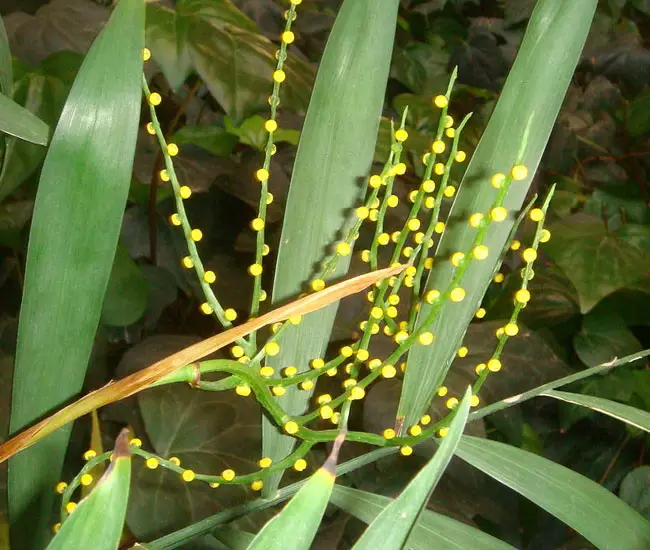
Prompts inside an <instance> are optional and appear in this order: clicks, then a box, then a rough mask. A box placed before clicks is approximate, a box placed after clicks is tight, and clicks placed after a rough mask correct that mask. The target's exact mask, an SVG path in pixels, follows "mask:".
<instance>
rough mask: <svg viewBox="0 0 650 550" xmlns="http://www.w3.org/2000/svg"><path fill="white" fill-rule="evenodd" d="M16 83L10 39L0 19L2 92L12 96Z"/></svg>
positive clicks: (0, 86)
mask: <svg viewBox="0 0 650 550" xmlns="http://www.w3.org/2000/svg"><path fill="white" fill-rule="evenodd" d="M13 83H14V75H13V64H12V61H11V50H10V49H9V37H8V36H7V29H6V28H5V24H4V22H3V21H2V18H1V17H0V92H2V93H3V94H5V95H11V87H12V86H13Z"/></svg>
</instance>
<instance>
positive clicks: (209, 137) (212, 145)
mask: <svg viewBox="0 0 650 550" xmlns="http://www.w3.org/2000/svg"><path fill="white" fill-rule="evenodd" d="M171 141H172V142H173V143H176V144H177V145H184V144H190V145H196V146H198V147H201V149H205V150H206V151H208V152H210V153H212V154H213V155H217V156H223V157H225V156H228V155H229V154H230V153H232V149H233V147H234V146H235V145H237V138H236V137H235V136H233V135H232V134H231V133H229V132H228V131H227V130H225V129H223V128H219V127H218V126H198V125H191V124H188V125H187V126H183V127H182V128H181V129H180V130H178V131H177V132H176V133H175V134H174V136H173V137H172V139H171Z"/></svg>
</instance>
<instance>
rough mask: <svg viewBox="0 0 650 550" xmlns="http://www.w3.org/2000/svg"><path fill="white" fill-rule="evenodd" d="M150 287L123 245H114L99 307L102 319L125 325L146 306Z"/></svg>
mask: <svg viewBox="0 0 650 550" xmlns="http://www.w3.org/2000/svg"><path fill="white" fill-rule="evenodd" d="M148 292H149V289H148V287H147V280H146V279H145V278H144V276H143V274H142V270H141V269H140V267H139V266H138V264H136V263H135V262H134V261H133V260H132V259H131V256H129V251H128V250H127V249H126V248H124V247H123V246H119V245H118V247H117V250H116V251H115V259H114V260H113V268H112V269H111V276H110V278H109V280H108V286H107V287H106V294H105V296H104V305H103V307H102V316H101V320H102V323H104V324H105V325H110V326H114V327H126V326H128V325H131V324H133V323H135V322H136V321H137V320H138V319H140V317H142V314H143V313H144V312H145V310H146V309H147V298H148Z"/></svg>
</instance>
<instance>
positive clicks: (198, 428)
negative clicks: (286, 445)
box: [118, 335, 261, 540]
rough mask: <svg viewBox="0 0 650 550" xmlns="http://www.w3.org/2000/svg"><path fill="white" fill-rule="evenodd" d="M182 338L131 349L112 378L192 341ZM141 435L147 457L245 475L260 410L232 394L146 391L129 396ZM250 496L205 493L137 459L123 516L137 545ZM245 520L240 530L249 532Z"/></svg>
mask: <svg viewBox="0 0 650 550" xmlns="http://www.w3.org/2000/svg"><path fill="white" fill-rule="evenodd" d="M195 341H197V339H194V338H191V337H185V336H173V335H156V336H153V337H151V338H148V339H146V340H144V341H143V342H141V343H140V344H137V345H136V346H134V347H132V348H131V349H130V350H129V351H128V352H127V353H126V354H125V355H124V357H123V358H122V361H121V362H120V365H119V367H118V375H119V376H124V375H126V374H130V373H132V372H135V371H137V370H139V369H141V368H143V367H145V366H148V365H150V364H151V363H153V362H155V361H156V360H158V359H162V358H163V357H166V356H167V355H169V354H170V353H173V352H174V351H177V350H179V349H182V348H183V347H185V346H187V345H189V344H192V343H194V342H195ZM137 402H138V408H139V411H140V415H141V418H142V421H143V425H144V429H145V430H146V434H137V435H138V436H139V437H141V438H142V439H143V441H147V440H148V442H149V443H150V445H151V447H152V448H153V450H154V452H156V453H157V454H159V455H161V456H163V457H166V458H169V457H171V456H176V457H178V458H179V459H180V460H181V464H182V465H183V466H184V467H185V468H190V469H192V470H194V471H195V472H197V473H216V474H218V473H220V472H221V471H223V470H225V469H226V468H232V469H233V470H235V472H237V473H238V474H239V473H248V472H252V471H255V470H257V469H259V467H258V466H257V464H256V462H257V460H259V459H260V458H261V457H260V450H259V449H260V445H261V441H260V410H259V406H258V405H257V404H256V403H255V402H254V401H253V400H252V399H246V398H243V397H240V396H237V395H236V394H235V393H234V392H207V391H196V390H194V389H192V388H189V387H187V386H186V385H183V384H170V385H168V386H161V387H159V388H152V389H150V390H147V391H146V392H142V393H141V394H139V395H138V397H137ZM251 496H252V491H250V490H249V489H248V488H247V487H246V486H241V485H232V486H226V485H224V486H221V487H219V488H217V489H212V488H210V487H209V486H208V485H206V484H204V483H201V482H197V481H194V482H192V483H189V484H188V483H185V482H183V481H182V480H181V478H180V476H179V475H178V474H175V473H170V472H169V471H168V470H165V469H163V468H158V469H156V470H149V469H148V468H146V467H145V465H144V464H143V462H142V461H140V460H135V461H134V463H133V488H132V492H131V502H130V503H129V510H128V514H127V524H128V526H129V529H131V531H132V532H133V533H134V534H135V535H136V537H137V538H138V539H142V540H151V539H153V538H156V537H158V536H161V535H164V534H166V533H168V532H170V531H173V530H176V529H180V528H182V527H185V526H187V525H189V524H191V523H193V522H195V521H198V520H200V519H203V518H205V517H206V516H208V515H211V514H214V513H216V512H218V511H220V510H222V509H224V508H227V507H230V506H234V505H236V504H241V503H242V502H244V501H245V500H247V499H248V498H250V497H251ZM258 527H259V525H256V524H252V522H251V521H248V523H247V525H246V524H245V525H244V526H243V528H248V530H251V531H253V530H257V528H258Z"/></svg>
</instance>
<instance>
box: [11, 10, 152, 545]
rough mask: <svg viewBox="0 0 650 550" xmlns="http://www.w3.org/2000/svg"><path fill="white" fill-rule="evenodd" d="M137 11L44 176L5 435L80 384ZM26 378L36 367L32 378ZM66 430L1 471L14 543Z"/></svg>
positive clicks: (87, 71) (96, 50) (107, 244)
mask: <svg viewBox="0 0 650 550" xmlns="http://www.w3.org/2000/svg"><path fill="white" fill-rule="evenodd" d="M143 47H144V3H143V2H142V0H121V2H120V3H119V4H118V6H117V7H116V9H115V11H114V12H113V14H112V16H111V19H110V21H109V22H108V23H107V24H106V26H105V28H104V30H103V31H102V33H101V35H100V36H99V38H98V39H97V40H96V41H95V43H94V44H93V46H92V48H91V50H90V52H89V53H88V56H87V57H86V59H85V60H84V63H83V65H82V67H81V69H80V71H79V74H78V76H77V78H76V80H75V83H74V85H73V87H72V90H71V91H70V95H69V97H68V100H67V102H66V106H65V108H64V110H63V113H62V114H61V118H60V120H59V123H58V126H57V128H56V130H55V132H54V135H53V137H52V141H51V144H50V149H49V151H48V154H47V157H46V160H45V164H44V166H43V170H42V174H41V179H40V185H39V189H38V194H37V196H36V203H35V207H34V217H33V221H32V226H31V233H30V239H29V248H28V253H27V266H26V271H25V289H24V294H23V301H22V307H21V312H20V323H19V329H18V344H17V349H16V364H15V372H14V382H13V399H12V412H11V426H10V430H11V431H12V432H16V431H19V430H21V429H23V428H24V427H25V426H27V425H29V424H32V423H33V422H34V421H35V420H37V419H38V418H40V417H41V416H42V415H44V414H45V413H46V412H47V411H50V410H52V409H54V408H57V407H59V406H61V405H62V404H63V403H65V402H67V401H69V400H70V399H71V398H72V397H73V396H74V395H75V394H76V393H77V392H79V390H80V389H81V386H82V384H83V380H84V376H85V372H86V365H87V363H88V359H89V356H90V351H91V348H92V344H93V340H94V337H95V331H96V328H97V324H98V322H99V318H100V314H101V309H102V302H103V299H104V293H105V290H106V286H107V284H108V279H109V275H110V270H111V266H112V264H113V257H114V254H115V248H116V246H117V241H118V236H119V231H120V225H121V222H122V214H123V212H124V205H125V203H126V197H127V193H128V190H129V183H130V181H131V169H132V163H133V156H134V151H135V143H136V135H137V130H138V118H139V113H140V101H141V91H140V82H141V70H142V48H143ZM35 366H38V367H37V368H36V367H35ZM69 434H70V429H69V427H67V428H66V429H62V430H59V431H58V432H57V433H56V434H53V435H52V436H51V437H50V438H49V439H47V440H44V441H42V442H41V443H40V444H37V445H35V446H34V447H32V448H31V449H29V450H27V451H25V452H23V453H21V454H20V455H18V456H16V457H14V458H13V459H12V460H11V461H10V463H9V491H10V492H11V494H12V497H11V499H10V503H9V518H10V522H11V525H12V542H14V541H15V542H14V544H15V545H17V547H20V548H25V549H26V550H29V549H31V548H42V547H43V546H44V543H45V540H46V538H47V537H49V528H48V526H47V522H48V520H49V515H50V511H51V507H52V504H53V499H54V494H53V492H52V487H53V486H54V484H55V483H56V482H57V481H58V478H59V474H60V471H61V465H62V462H63V457H64V454H65V450H66V446H67V442H68V438H69Z"/></svg>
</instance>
